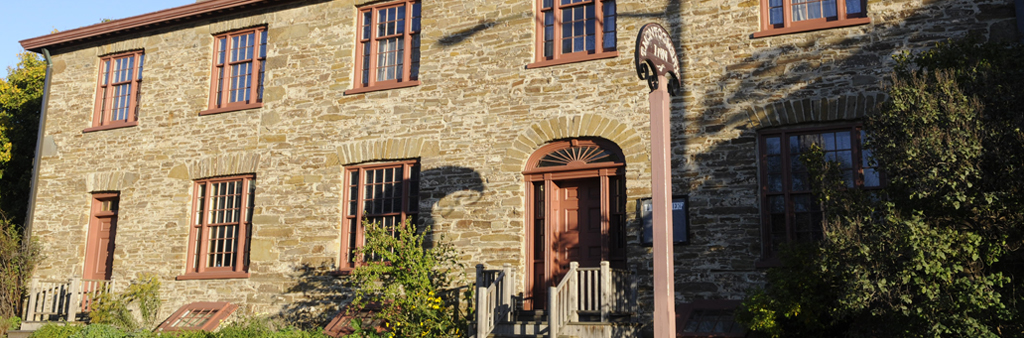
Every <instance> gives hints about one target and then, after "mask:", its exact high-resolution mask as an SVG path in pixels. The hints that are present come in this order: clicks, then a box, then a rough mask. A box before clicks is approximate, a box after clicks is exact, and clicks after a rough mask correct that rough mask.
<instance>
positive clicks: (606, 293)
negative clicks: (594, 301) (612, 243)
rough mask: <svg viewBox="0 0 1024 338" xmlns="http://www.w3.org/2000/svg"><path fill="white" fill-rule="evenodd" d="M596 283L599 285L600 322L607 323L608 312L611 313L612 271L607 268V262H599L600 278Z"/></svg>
mask: <svg viewBox="0 0 1024 338" xmlns="http://www.w3.org/2000/svg"><path fill="white" fill-rule="evenodd" d="M598 283H599V284H601V322H602V323H607V322H608V312H609V311H611V307H612V299H613V298H614V296H613V295H612V270H611V269H610V268H609V266H608V261H601V276H600V278H598Z"/></svg>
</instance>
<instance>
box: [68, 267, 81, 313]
mask: <svg viewBox="0 0 1024 338" xmlns="http://www.w3.org/2000/svg"><path fill="white" fill-rule="evenodd" d="M81 307H82V279H81V278H71V279H68V317H67V319H66V320H67V322H69V323H70V322H74V321H75V317H77V315H78V310H81Z"/></svg>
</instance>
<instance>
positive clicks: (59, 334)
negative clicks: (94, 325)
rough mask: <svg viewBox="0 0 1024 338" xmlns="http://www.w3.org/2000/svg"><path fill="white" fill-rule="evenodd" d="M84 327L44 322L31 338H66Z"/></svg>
mask: <svg viewBox="0 0 1024 338" xmlns="http://www.w3.org/2000/svg"><path fill="white" fill-rule="evenodd" d="M83 329H85V326H82V325H63V324H46V325H43V327H41V328H39V329H38V330H36V331H35V332H32V335H31V336H30V337H31V338H67V337H71V336H74V335H76V334H78V332H81V331H82V330H83Z"/></svg>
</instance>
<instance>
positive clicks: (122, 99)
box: [85, 51, 145, 132]
mask: <svg viewBox="0 0 1024 338" xmlns="http://www.w3.org/2000/svg"><path fill="white" fill-rule="evenodd" d="M144 60H145V54H143V53H142V51H135V52H130V53H124V54H118V55H113V56H107V57H104V58H102V59H100V74H99V80H98V81H99V82H98V85H97V86H96V108H95V110H94V112H93V117H92V128H88V129H86V130H85V131H86V132H89V131H96V130H104V129H113V128H120V127H131V126H134V125H137V122H136V121H137V120H138V115H139V111H138V109H139V84H140V83H142V63H143V61H144Z"/></svg>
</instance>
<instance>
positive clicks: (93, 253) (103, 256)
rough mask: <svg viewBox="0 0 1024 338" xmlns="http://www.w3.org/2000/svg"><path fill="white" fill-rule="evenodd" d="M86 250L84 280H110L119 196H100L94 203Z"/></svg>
mask: <svg viewBox="0 0 1024 338" xmlns="http://www.w3.org/2000/svg"><path fill="white" fill-rule="evenodd" d="M92 214H93V216H92V217H91V219H90V222H89V237H88V242H87V243H86V249H85V273H84V274H83V275H84V276H83V278H84V279H103V280H110V275H111V273H112V272H113V263H114V238H115V237H116V234H117V196H116V195H114V196H113V197H110V196H99V197H97V198H96V199H95V200H94V202H93V211H92Z"/></svg>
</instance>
